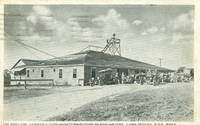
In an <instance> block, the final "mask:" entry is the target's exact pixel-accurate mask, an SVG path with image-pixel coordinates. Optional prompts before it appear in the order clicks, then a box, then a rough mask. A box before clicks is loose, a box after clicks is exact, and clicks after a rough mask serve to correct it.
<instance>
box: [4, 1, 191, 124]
mask: <svg viewBox="0 0 200 125" xmlns="http://www.w3.org/2000/svg"><path fill="white" fill-rule="evenodd" d="M3 15H4V24H3V25H4V69H3V70H4V71H3V73H4V88H3V91H4V95H3V109H4V112H3V115H4V118H3V120H4V121H174V122H193V121H194V62H193V57H194V56H193V55H194V54H193V49H194V6H193V5H150V4H147V5H128V4H127V5H126V4H121V5H120V4H116V5H112V4H105V5H98V4H92V5H91V4H84V5H81V4H80V5H79V4H66V5H34V4H32V5H20V4H18V5H17V4H16V5H15V4H12V5H4V14H3Z"/></svg>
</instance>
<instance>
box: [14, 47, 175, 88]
mask: <svg viewBox="0 0 200 125" xmlns="http://www.w3.org/2000/svg"><path fill="white" fill-rule="evenodd" d="M149 69H150V70H158V71H161V72H170V71H172V70H169V69H166V68H163V67H158V66H155V65H151V64H148V63H144V62H140V61H136V60H132V59H128V58H125V57H122V56H118V55H111V54H107V53H104V52H98V51H91V50H89V51H84V52H79V53H75V54H71V55H67V56H63V57H57V58H52V59H48V60H30V59H20V60H19V61H18V62H17V63H16V64H15V65H14V66H13V67H12V77H11V79H13V80H15V81H13V82H12V83H11V84H19V82H18V81H17V80H19V81H20V79H21V80H23V79H27V83H28V84H54V85H72V86H75V85H86V84H87V83H88V81H89V80H90V79H91V78H92V77H93V78H97V77H99V75H100V74H101V73H102V72H104V71H110V72H112V73H113V72H114V73H117V74H119V75H121V74H122V73H123V74H125V75H130V74H132V73H138V72H145V71H147V70H149ZM51 80H52V81H51ZM22 84H23V83H22Z"/></svg>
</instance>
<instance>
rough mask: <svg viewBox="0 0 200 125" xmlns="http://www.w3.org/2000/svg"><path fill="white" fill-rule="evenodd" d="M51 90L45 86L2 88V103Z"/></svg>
mask: <svg viewBox="0 0 200 125" xmlns="http://www.w3.org/2000/svg"><path fill="white" fill-rule="evenodd" d="M51 93H52V91H50V89H46V88H39V87H38V88H29V89H24V88H17V89H16V88H13V89H4V103H5V104H6V103H9V102H13V101H17V100H20V99H26V98H32V97H38V96H43V95H47V94H51Z"/></svg>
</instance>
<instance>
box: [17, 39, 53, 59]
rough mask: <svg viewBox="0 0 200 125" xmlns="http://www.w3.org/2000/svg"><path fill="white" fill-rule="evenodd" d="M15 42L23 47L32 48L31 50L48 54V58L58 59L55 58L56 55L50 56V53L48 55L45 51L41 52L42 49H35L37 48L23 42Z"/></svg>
mask: <svg viewBox="0 0 200 125" xmlns="http://www.w3.org/2000/svg"><path fill="white" fill-rule="evenodd" d="M15 41H16V42H17V43H19V44H21V45H23V46H26V47H29V48H31V49H34V50H36V51H38V52H41V53H44V54H46V55H48V56H51V57H56V56H54V55H52V54H50V53H47V52H45V51H43V50H40V49H37V48H35V47H33V46H30V45H27V44H25V43H23V42H21V41H19V40H15Z"/></svg>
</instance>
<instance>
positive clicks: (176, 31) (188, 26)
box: [167, 10, 194, 44]
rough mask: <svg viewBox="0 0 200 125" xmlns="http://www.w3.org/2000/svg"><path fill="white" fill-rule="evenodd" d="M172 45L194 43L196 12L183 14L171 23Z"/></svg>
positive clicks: (169, 26)
mask: <svg viewBox="0 0 200 125" xmlns="http://www.w3.org/2000/svg"><path fill="white" fill-rule="evenodd" d="M167 28H168V30H169V31H170V33H171V44H180V43H192V42H193V39H194V38H193V35H194V11H193V10H190V11H188V12H186V13H182V14H180V15H178V16H177V17H175V18H174V19H173V20H171V21H169V24H168V27H167Z"/></svg>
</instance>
